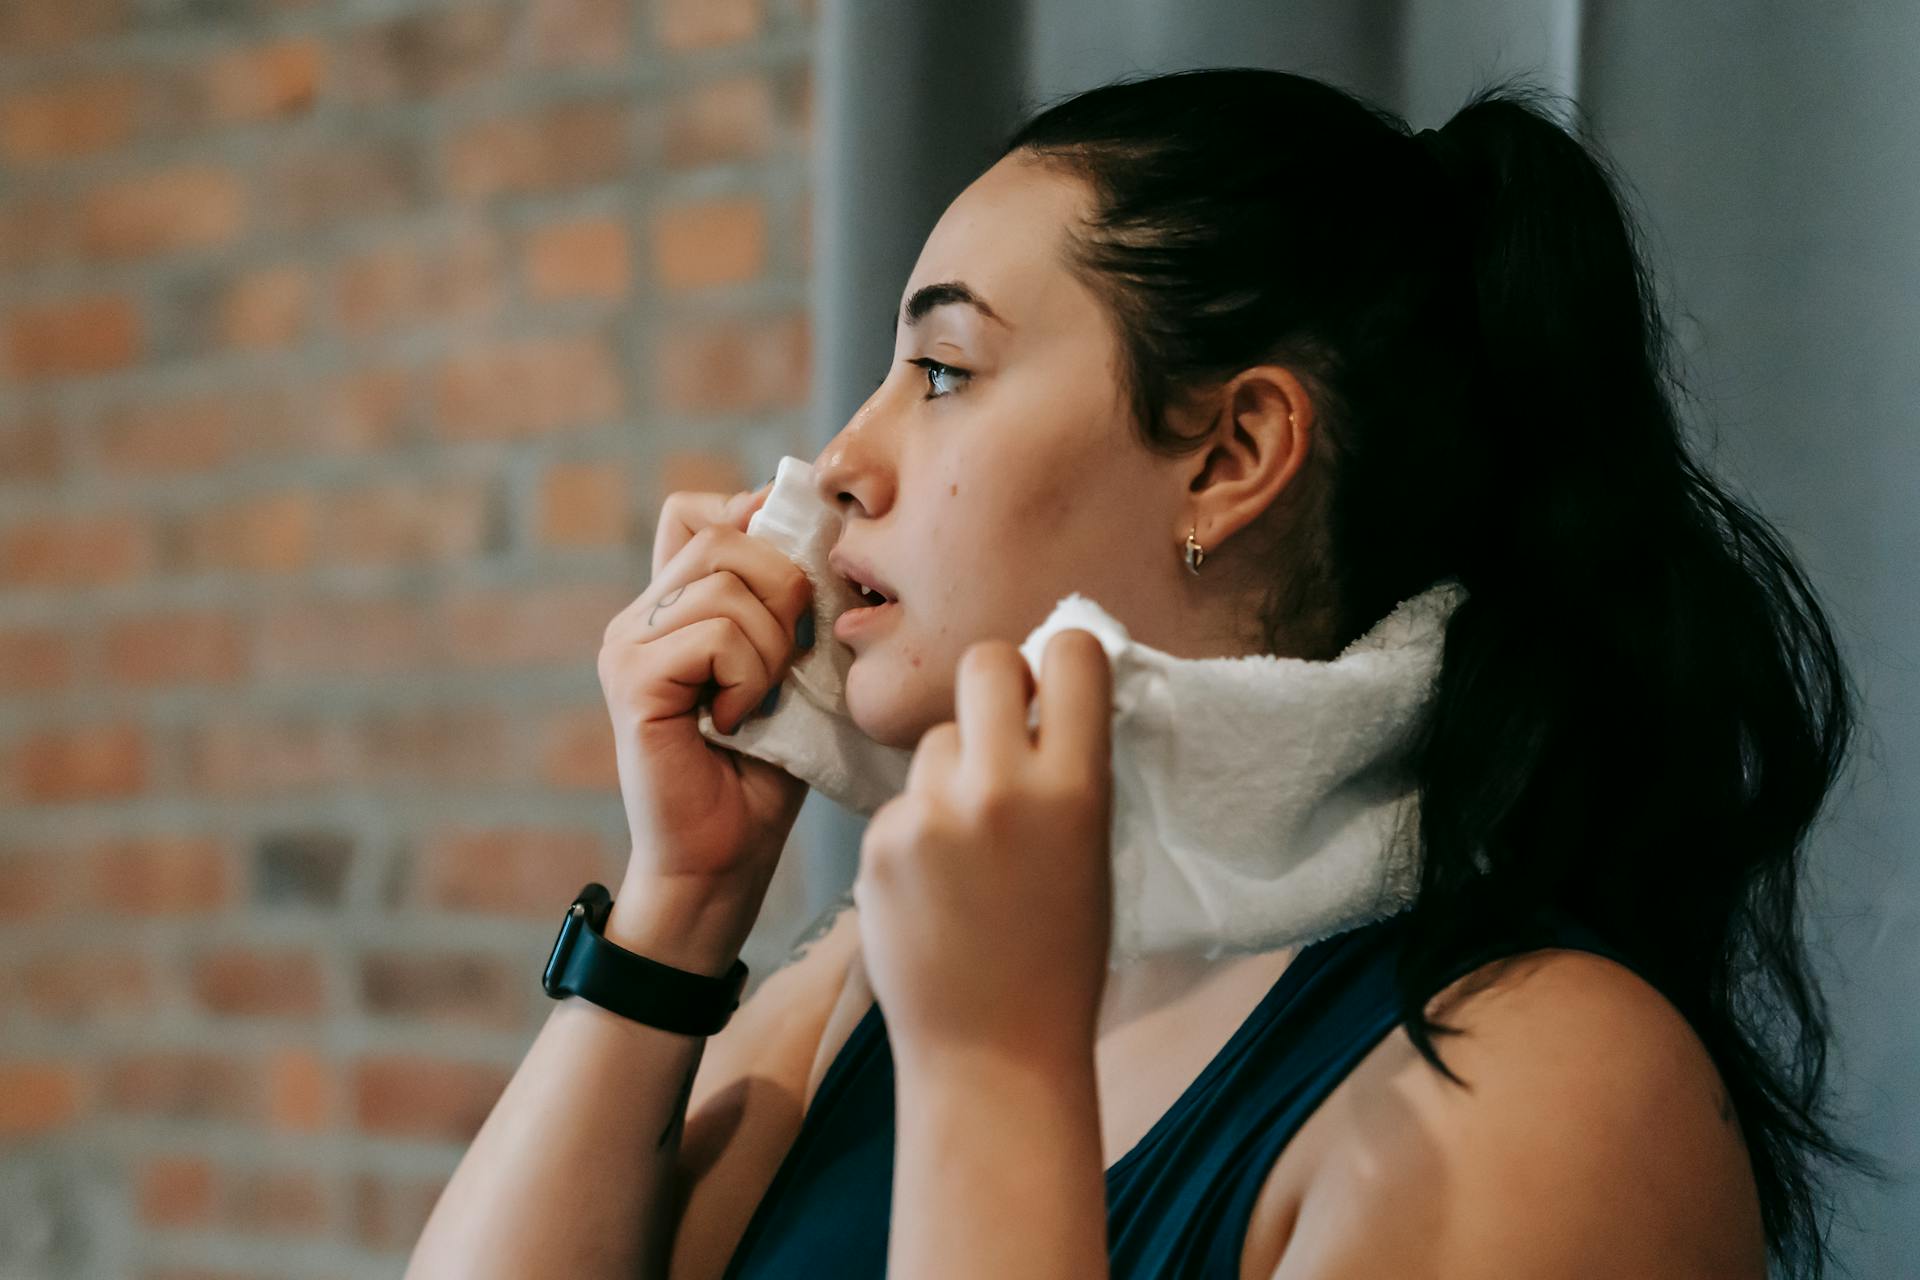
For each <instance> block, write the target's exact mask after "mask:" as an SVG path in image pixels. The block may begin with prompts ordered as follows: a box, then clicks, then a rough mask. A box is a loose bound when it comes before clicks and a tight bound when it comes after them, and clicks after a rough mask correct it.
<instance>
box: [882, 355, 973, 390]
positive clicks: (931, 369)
mask: <svg viewBox="0 0 1920 1280" xmlns="http://www.w3.org/2000/svg"><path fill="white" fill-rule="evenodd" d="M906 363H907V364H917V365H919V366H920V367H921V368H922V369H925V370H926V371H927V394H926V395H924V396H922V397H921V399H923V400H944V399H945V398H946V397H947V396H949V395H952V394H953V393H952V392H951V391H949V392H946V393H944V394H935V390H934V387H935V384H934V379H935V378H940V377H948V378H970V377H972V376H973V375H972V374H971V373H969V372H967V370H965V369H958V368H955V367H954V366H953V365H950V364H942V363H940V362H939V361H938V360H935V359H932V358H931V357H928V356H922V357H920V358H919V359H918V360H908V361H907V362H906ZM886 385H887V375H886V374H882V375H881V376H880V380H879V381H878V382H876V383H874V384H873V389H874V390H875V391H878V390H879V389H880V388H882V387H884V386H886Z"/></svg>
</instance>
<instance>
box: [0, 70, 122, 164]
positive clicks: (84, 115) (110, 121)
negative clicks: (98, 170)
mask: <svg viewBox="0 0 1920 1280" xmlns="http://www.w3.org/2000/svg"><path fill="white" fill-rule="evenodd" d="M139 91H140V83H139V79H138V77H136V76H135V75H133V74H132V73H130V72H111V73H108V74H105V75H98V76H89V77H87V78H85V79H79V78H75V79H63V80H59V81H55V82H54V83H52V84H50V85H48V86H46V87H44V88H39V89H32V90H27V91H25V92H21V93H15V94H10V95H8V96H7V98H6V99H5V100H4V101H0V156H4V157H5V158H6V159H7V160H9V161H11V162H12V163H14V164H22V165H26V164H45V163H47V162H49V161H57V160H65V159H69V158H71V157H74V156H82V155H87V154H89V153H91V152H96V151H105V150H107V149H108V148H111V147H117V146H120V145H121V144H122V143H124V142H126V141H127V140H128V139H129V138H131V137H132V136H133V127H134V120H135V108H136V105H137V100H138V97H139Z"/></svg>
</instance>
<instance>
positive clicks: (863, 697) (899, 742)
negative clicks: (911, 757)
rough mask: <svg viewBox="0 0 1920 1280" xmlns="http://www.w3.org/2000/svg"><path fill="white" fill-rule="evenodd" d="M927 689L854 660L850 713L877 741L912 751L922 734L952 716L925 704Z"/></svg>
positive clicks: (850, 676)
mask: <svg viewBox="0 0 1920 1280" xmlns="http://www.w3.org/2000/svg"><path fill="white" fill-rule="evenodd" d="M927 692H928V691H926V690H923V689H919V688H917V687H915V686H914V685H913V684H912V683H911V682H909V681H905V680H899V679H887V678H886V677H885V673H883V672H879V671H875V670H873V669H872V668H871V666H869V667H866V668H863V667H862V666H861V665H860V663H858V662H855V663H854V665H853V667H852V669H851V670H849V672H848V673H847V716H848V718H850V719H851V720H852V721H853V723H854V725H855V727H857V728H858V729H859V730H860V732H862V733H864V734H866V735H867V736H868V737H869V738H872V739H873V740H874V741H875V742H878V743H881V744H882V745H884V746H889V747H898V748H900V749H901V750H903V751H912V750H913V749H914V748H915V747H916V746H918V745H919V743H920V737H921V735H922V734H924V733H926V731H927V730H929V729H931V728H933V726H934V725H936V724H939V723H941V722H942V721H943V720H951V719H952V718H953V717H952V715H951V714H950V713H949V714H935V712H934V710H932V709H929V708H928V707H926V706H923V705H922V704H923V703H925V702H926V701H927V700H928V699H927ZM916 695H917V696H916Z"/></svg>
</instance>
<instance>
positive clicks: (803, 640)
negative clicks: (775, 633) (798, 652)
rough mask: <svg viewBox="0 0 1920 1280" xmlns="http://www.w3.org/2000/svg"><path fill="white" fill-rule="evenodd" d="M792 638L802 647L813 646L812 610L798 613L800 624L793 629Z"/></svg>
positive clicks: (808, 647) (809, 647)
mask: <svg viewBox="0 0 1920 1280" xmlns="http://www.w3.org/2000/svg"><path fill="white" fill-rule="evenodd" d="M793 638H794V640H795V641H797V642H798V643H799V645H800V647H801V648H802V649H811V648H813V610H811V609H809V610H807V611H806V612H805V613H803V614H801V615H800V625H799V626H797V627H795V628H794V629H793Z"/></svg>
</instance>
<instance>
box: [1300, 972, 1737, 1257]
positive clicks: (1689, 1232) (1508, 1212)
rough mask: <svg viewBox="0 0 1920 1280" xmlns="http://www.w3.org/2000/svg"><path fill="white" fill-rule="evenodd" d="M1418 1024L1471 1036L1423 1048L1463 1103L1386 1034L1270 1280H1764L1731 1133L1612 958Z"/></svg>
mask: <svg viewBox="0 0 1920 1280" xmlns="http://www.w3.org/2000/svg"><path fill="white" fill-rule="evenodd" d="M1459 990H1460V984H1455V987H1454V988H1452V989H1450V991H1459ZM1445 994H1446V993H1443V997H1444V995H1445ZM1429 1012H1430V1016H1433V1015H1434V1014H1435V1013H1436V1012H1437V1014H1438V1016H1439V1017H1440V1020H1441V1021H1443V1022H1446V1023H1447V1024H1449V1025H1452V1026H1458V1027H1462V1028H1464V1029H1465V1034H1463V1035H1459V1036H1445V1037H1437V1038H1436V1040H1435V1045H1436V1048H1437V1049H1438V1051H1439V1053H1440V1056H1441V1058H1442V1060H1444V1061H1445V1062H1446V1063H1447V1065H1448V1066H1449V1067H1451V1068H1452V1069H1453V1071H1454V1073H1455V1074H1456V1075H1458V1076H1460V1077H1461V1078H1462V1079H1463V1080H1465V1081H1466V1082H1467V1084H1468V1085H1469V1086H1470V1089H1471V1091H1470V1092H1469V1091H1467V1090H1463V1089H1461V1088H1460V1087H1458V1086H1456V1085H1454V1084H1452V1083H1451V1082H1449V1081H1447V1080H1446V1079H1445V1078H1444V1077H1442V1076H1441V1075H1440V1074H1439V1073H1438V1072H1436V1071H1435V1070H1433V1068H1432V1067H1431V1066H1430V1065H1428V1064H1427V1063H1426V1062H1425V1061H1424V1060H1423V1059H1422V1058H1420V1056H1419V1055H1418V1053H1417V1052H1416V1051H1415V1050H1414V1049H1413V1046H1412V1043H1411V1041H1409V1040H1407V1038H1406V1035H1405V1031H1404V1028H1401V1029H1399V1030H1396V1032H1395V1033H1394V1035H1395V1037H1397V1040H1398V1043H1397V1044H1395V1045H1394V1046H1393V1048H1392V1049H1391V1051H1390V1052H1389V1053H1388V1054H1387V1056H1386V1057H1384V1058H1383V1059H1382V1066H1381V1072H1380V1074H1379V1075H1378V1076H1377V1078H1376V1079H1375V1080H1374V1081H1373V1082H1370V1083H1369V1084H1367V1085H1366V1087H1365V1088H1364V1089H1363V1090H1361V1091H1360V1092H1359V1093H1357V1094H1356V1095H1354V1099H1353V1102H1352V1104H1351V1105H1352V1114H1351V1115H1348V1116H1343V1117H1340V1120H1341V1123H1340V1125H1339V1129H1340V1132H1341V1134H1342V1141H1341V1142H1340V1143H1339V1144H1338V1146H1337V1147H1336V1148H1335V1149H1333V1150H1332V1151H1330V1153H1329V1154H1328V1156H1327V1157H1326V1159H1325V1161H1324V1163H1323V1165H1322V1166H1321V1167H1320V1168H1319V1169H1317V1170H1316V1171H1315V1173H1314V1175H1313V1177H1312V1179H1311V1181H1310V1182H1309V1184H1308V1186H1307V1189H1306V1191H1305V1193H1304V1195H1303V1198H1302V1200H1301V1204H1300V1212H1299V1216H1298V1219H1297V1220H1296V1223H1295V1226H1294V1233H1293V1237H1292V1238H1291V1239H1290V1240H1289V1242H1288V1245H1287V1248H1286V1251H1285V1253H1284V1254H1283V1255H1282V1258H1281V1261H1280V1265H1279V1266H1278V1268H1277V1269H1276V1270H1275V1272H1274V1280H1345V1278H1346V1277H1360V1276H1373V1275H1403V1276H1414V1277H1434V1278H1435V1280H1452V1278H1453V1277H1467V1276H1481V1275H1486V1274H1489V1269H1490V1268H1494V1264H1495V1263H1496V1262H1497V1264H1498V1265H1497V1268H1495V1269H1497V1271H1498V1273H1499V1274H1500V1275H1503V1276H1515V1277H1536V1276H1537V1277H1548V1276H1552V1277H1581V1276H1594V1277H1599V1276H1635V1277H1647V1278H1649V1280H1658V1278H1659V1277H1668V1276H1671V1277H1680V1276H1689V1277H1695V1276H1712V1277H1726V1278H1728V1280H1733V1278H1734V1277H1739V1278H1740V1280H1764V1277H1765V1275H1766V1257H1765V1246H1764V1237H1763V1235H1762V1233H1761V1228H1760V1219H1759V1207H1758V1200H1757V1196H1756V1194H1755V1191H1754V1185H1753V1181H1752V1175H1751V1169H1750V1166H1749V1164H1748V1160H1747V1154H1746V1148H1745V1146H1744V1145H1743V1143H1742V1141H1741V1138H1740V1132H1739V1127H1738V1122H1737V1121H1736V1120H1735V1119H1734V1118H1733V1115H1732V1109H1731V1107H1730V1106H1729V1105H1728V1104H1727V1103H1726V1100H1725V1094H1724V1090H1723V1089H1722V1087H1721V1084H1720V1080H1719V1076H1718V1074H1717V1072H1716V1071H1715V1068H1714V1066H1713V1062H1712V1059H1711V1058H1710V1057H1709V1056H1708V1055H1707V1052H1706V1049H1705V1047H1704V1046H1703V1045H1702V1044H1701V1043H1700V1041H1699V1039H1698V1038H1697V1037H1696V1036H1695V1035H1694V1033H1693V1031H1692V1029H1691V1027H1689V1026H1688V1025H1687V1023H1686V1021H1685V1020H1684V1019H1683V1018H1682V1017H1681V1016H1680V1014H1679V1012H1678V1011H1677V1010H1675V1009H1674V1008H1673V1006H1672V1005H1671V1004H1669V1003H1668V1002H1667V1001H1666V999H1665V998H1664V997H1662V996H1661V995H1659V993H1658V992H1657V991H1655V989H1654V988H1653V987H1651V986H1650V985H1648V984H1647V983H1646V982H1645V981H1644V980H1643V979H1641V978H1640V977H1639V976H1638V975H1636V974H1634V973H1633V972H1632V971H1631V970H1629V969H1627V968H1626V967H1624V966H1622V965H1619V964H1617V963H1615V962H1613V961H1611V960H1608V959H1606V958H1604V957H1600V956H1595V955H1592V954H1590V953H1586V952H1578V951H1561V950H1551V951H1541V952H1535V953H1531V954H1530V955H1527V956H1523V957H1518V958H1516V959H1515V960H1513V961H1511V962H1509V963H1508V964H1507V965H1506V966H1505V972H1504V973H1503V975H1502V978H1501V980H1500V981H1498V982H1497V983H1496V984H1495V985H1493V986H1491V987H1489V988H1487V989H1485V990H1475V991H1473V993H1472V994H1470V995H1464V996H1462V998H1461V999H1460V1000H1459V1001H1458V1003H1455V1004H1451V1005H1446V1006H1445V1007H1442V1008H1440V1009H1438V1010H1435V1009H1433V1008H1432V1007H1430V1011H1429Z"/></svg>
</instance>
